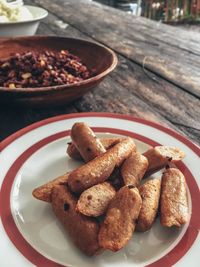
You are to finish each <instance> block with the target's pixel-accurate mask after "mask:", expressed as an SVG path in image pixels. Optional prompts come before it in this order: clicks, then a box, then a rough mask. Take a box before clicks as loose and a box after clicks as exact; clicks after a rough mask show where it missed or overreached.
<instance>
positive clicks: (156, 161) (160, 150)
mask: <svg viewBox="0 0 200 267" xmlns="http://www.w3.org/2000/svg"><path fill="white" fill-rule="evenodd" d="M143 156H145V157H146V158H147V159H148V162H149V167H148V169H147V171H146V173H145V177H148V176H150V175H151V174H153V173H155V172H156V171H159V170H161V169H162V168H164V167H165V166H166V165H167V164H168V163H169V162H178V161H180V160H182V159H183V158H184V157H185V153H184V152H183V151H182V150H180V149H179V148H177V147H170V146H156V147H154V148H150V149H149V150H147V151H146V152H144V153H143Z"/></svg>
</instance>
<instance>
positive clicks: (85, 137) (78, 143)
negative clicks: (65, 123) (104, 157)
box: [71, 122, 106, 162]
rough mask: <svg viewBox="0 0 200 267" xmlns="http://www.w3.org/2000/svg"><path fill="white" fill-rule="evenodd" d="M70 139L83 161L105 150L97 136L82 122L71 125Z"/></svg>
mask: <svg viewBox="0 0 200 267" xmlns="http://www.w3.org/2000/svg"><path fill="white" fill-rule="evenodd" d="M71 139H72V141H73V144H74V145H75V147H76V148H77V150H78V151H79V153H80V154H81V157H82V158H83V159H84V161H85V162H88V161H90V160H92V159H94V158H96V157H97V156H99V155H101V154H103V153H104V152H106V149H105V148H104V146H103V145H102V143H101V141H100V140H99V138H97V137H96V135H95V134H94V132H93V131H92V129H91V128H90V127H89V126H88V125H87V124H86V123H84V122H77V123H75V124H74V125H73V127H72V129H71Z"/></svg>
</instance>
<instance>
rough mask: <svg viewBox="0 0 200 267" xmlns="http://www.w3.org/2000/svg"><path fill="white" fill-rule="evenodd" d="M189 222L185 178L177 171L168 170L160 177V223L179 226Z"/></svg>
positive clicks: (174, 169) (173, 169)
mask: <svg viewBox="0 0 200 267" xmlns="http://www.w3.org/2000/svg"><path fill="white" fill-rule="evenodd" d="M188 220H189V208H188V199H187V190H186V181H185V177H184V175H183V174H182V172H181V171H180V170H179V169H176V168H168V169H166V170H165V172H164V174H163V176H162V183H161V201H160V221H161V224H162V225H163V226H167V227H171V226H173V225H175V226H181V225H182V224H184V223H186V222H187V221H188Z"/></svg>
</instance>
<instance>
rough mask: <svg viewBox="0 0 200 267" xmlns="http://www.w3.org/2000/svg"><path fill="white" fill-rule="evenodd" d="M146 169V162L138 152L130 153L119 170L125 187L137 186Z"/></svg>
mask: <svg viewBox="0 0 200 267" xmlns="http://www.w3.org/2000/svg"><path fill="white" fill-rule="evenodd" d="M147 168H148V160H147V158H146V157H144V156H143V155H141V154H140V153H139V152H136V153H132V154H131V156H130V157H129V158H127V159H126V160H125V161H124V163H123V165H122V168H121V175H122V177H123V180H124V184H125V185H133V186H138V185H139V184H140V181H141V179H142V178H143V176H144V174H145V172H146V170H147Z"/></svg>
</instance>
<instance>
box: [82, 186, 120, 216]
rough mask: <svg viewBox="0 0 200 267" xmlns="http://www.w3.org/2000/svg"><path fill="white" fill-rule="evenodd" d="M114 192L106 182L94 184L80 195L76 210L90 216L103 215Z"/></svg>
mask: <svg viewBox="0 0 200 267" xmlns="http://www.w3.org/2000/svg"><path fill="white" fill-rule="evenodd" d="M115 194H116V191H115V189H114V188H113V186H111V185H110V184H109V183H108V182H104V183H102V184H97V185H94V186H92V187H90V188H88V189H87V190H85V191H84V192H83V193H82V194H81V195H80V198H79V200H78V203H77V210H78V211H79V212H81V213H82V214H84V215H87V216H92V217H97V216H100V215H103V214H104V213H105V212H106V210H107V207H108V205H109V203H110V201H111V200H112V199H113V197H114V196H115Z"/></svg>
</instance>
